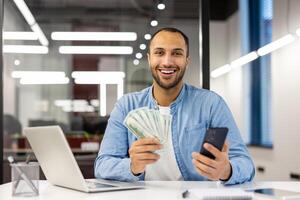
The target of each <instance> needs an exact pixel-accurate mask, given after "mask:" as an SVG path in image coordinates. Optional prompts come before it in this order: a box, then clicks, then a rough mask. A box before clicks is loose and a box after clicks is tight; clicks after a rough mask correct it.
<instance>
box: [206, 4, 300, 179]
mask: <svg viewBox="0 0 300 200" xmlns="http://www.w3.org/2000/svg"><path fill="white" fill-rule="evenodd" d="M288 2H290V5H289V6H288ZM288 7H289V10H290V12H289V13H288ZM299 9H300V1H297V0H290V1H288V0H274V19H273V40H276V39H277V38H279V37H282V36H284V35H286V34H287V33H288V32H289V31H290V32H291V33H293V34H294V33H295V30H296V29H297V28H300V22H299V20H298V19H299V18H300V13H299V12H298V11H299ZM238 17H239V16H238V15H237V14H235V15H234V16H232V17H231V18H230V19H229V20H227V21H226V22H212V23H211V30H210V31H211V41H210V42H211V43H210V45H211V47H212V48H211V64H212V68H214V67H216V66H222V65H223V64H226V63H228V62H230V61H232V60H233V59H234V58H235V56H238V55H239V52H241V51H242V50H241V49H240V41H241V36H240V35H241V34H239V32H240V31H239V23H236V22H237V21H236V19H237V18H238ZM234 18H235V19H234ZM234 21H235V23H233V22H234ZM288 27H289V30H288ZM299 49H300V38H299V37H298V38H297V40H296V41H295V42H293V43H292V44H290V45H288V46H286V47H284V48H281V49H280V50H277V51H275V52H273V53H272V54H271V56H272V61H271V62H272V68H271V73H272V75H271V81H272V100H271V101H272V105H271V107H272V110H271V116H272V125H271V126H272V128H271V129H272V133H271V135H272V136H273V144H274V146H273V149H266V148H259V147H249V150H250V153H251V155H252V157H253V159H254V162H255V165H256V166H260V167H264V168H265V172H264V173H260V172H257V174H256V177H255V179H256V180H268V181H271V180H281V181H283V180H290V173H291V172H293V173H297V174H300V159H299V158H298V153H299V152H300V151H299V146H300V134H299V132H300V123H299V116H300V106H299V102H300V93H299V92H298V91H299V88H300V79H299V74H300V67H299V63H300V57H299ZM240 54H241V53H240ZM246 70H247V66H246V67H245V66H244V67H242V68H239V69H237V70H234V71H232V72H230V73H228V74H226V75H223V76H221V77H219V78H217V79H212V80H211V85H212V90H214V91H216V92H217V93H219V94H221V95H222V96H223V97H224V98H225V100H226V101H227V103H228V105H229V107H230V108H231V110H232V112H233V115H234V117H235V120H236V121H237V124H238V126H239V128H240V130H241V132H242V134H244V135H243V137H244V139H245V140H247V135H245V132H243V130H245V127H246V126H247V124H246V122H245V121H246V120H245V117H246V115H247V108H246V107H245V105H246V104H245V102H247V99H248V94H247V91H246V89H245V88H244V86H243V82H244V81H245V80H246V79H247V77H246V76H245V71H246Z"/></svg>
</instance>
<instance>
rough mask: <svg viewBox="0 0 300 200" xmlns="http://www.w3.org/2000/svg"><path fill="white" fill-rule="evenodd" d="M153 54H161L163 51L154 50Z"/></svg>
mask: <svg viewBox="0 0 300 200" xmlns="http://www.w3.org/2000/svg"><path fill="white" fill-rule="evenodd" d="M154 54H155V55H162V54H163V52H162V51H155V52H154Z"/></svg>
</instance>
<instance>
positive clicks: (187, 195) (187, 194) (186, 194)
mask: <svg viewBox="0 0 300 200" xmlns="http://www.w3.org/2000/svg"><path fill="white" fill-rule="evenodd" d="M189 194H190V193H189V191H188V190H186V191H184V192H183V193H182V194H181V195H182V198H184V199H185V198H188V197H189Z"/></svg>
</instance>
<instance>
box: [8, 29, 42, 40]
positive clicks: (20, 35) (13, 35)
mask: <svg viewBox="0 0 300 200" xmlns="http://www.w3.org/2000/svg"><path fill="white" fill-rule="evenodd" d="M37 39H38V36H37V34H36V33H34V32H23V31H18V32H17V31H5V32H3V40H37Z"/></svg>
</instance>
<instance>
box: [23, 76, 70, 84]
mask: <svg viewBox="0 0 300 200" xmlns="http://www.w3.org/2000/svg"><path fill="white" fill-rule="evenodd" d="M68 83H69V78H67V77H63V78H59V77H56V78H55V77H51V78H45V77H35V78H27V77H24V78H21V79H20V84H22V85H35V84H38V85H40V84H47V85H48V84H68Z"/></svg>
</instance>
